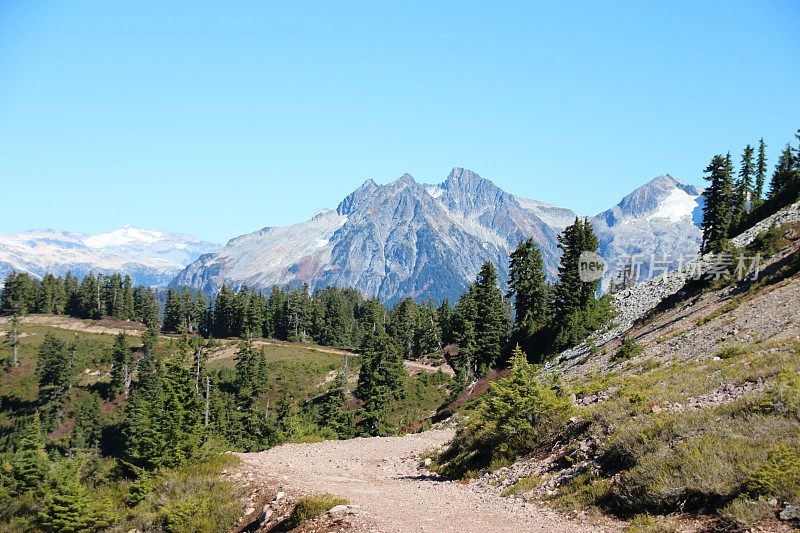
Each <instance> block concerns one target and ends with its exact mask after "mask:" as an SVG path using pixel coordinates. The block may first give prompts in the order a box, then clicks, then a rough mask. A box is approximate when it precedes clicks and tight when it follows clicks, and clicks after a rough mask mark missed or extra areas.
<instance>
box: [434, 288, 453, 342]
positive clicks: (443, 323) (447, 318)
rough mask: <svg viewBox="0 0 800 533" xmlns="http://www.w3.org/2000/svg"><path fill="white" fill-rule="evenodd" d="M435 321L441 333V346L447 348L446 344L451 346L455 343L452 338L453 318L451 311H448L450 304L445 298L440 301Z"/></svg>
mask: <svg viewBox="0 0 800 533" xmlns="http://www.w3.org/2000/svg"><path fill="white" fill-rule="evenodd" d="M437 320H438V322H439V327H440V328H441V331H442V345H444V346H447V345H448V344H452V343H453V342H454V341H455V339H454V338H453V323H452V322H453V318H452V311H451V310H450V302H449V301H448V300H447V298H445V299H444V300H442V303H441V305H439V309H438V310H437Z"/></svg>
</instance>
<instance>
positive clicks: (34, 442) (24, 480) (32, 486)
mask: <svg viewBox="0 0 800 533" xmlns="http://www.w3.org/2000/svg"><path fill="white" fill-rule="evenodd" d="M12 466H13V469H14V479H15V480H16V482H17V488H18V490H19V491H20V492H32V491H35V490H36V489H38V488H39V487H40V486H41V485H42V483H44V481H45V479H46V478H47V472H48V470H49V468H50V467H49V461H48V459H47V453H46V452H45V451H44V431H43V430H42V424H41V420H40V418H39V413H38V412H36V413H34V414H33V417H32V418H31V420H30V422H28V423H27V425H26V426H25V429H24V433H23V435H22V438H21V439H20V441H19V445H18V446H17V451H16V453H15V454H14V457H13V460H12Z"/></svg>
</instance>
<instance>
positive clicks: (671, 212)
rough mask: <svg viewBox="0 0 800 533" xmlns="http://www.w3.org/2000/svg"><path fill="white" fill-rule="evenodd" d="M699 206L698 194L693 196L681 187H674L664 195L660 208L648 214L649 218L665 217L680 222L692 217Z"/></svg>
mask: <svg viewBox="0 0 800 533" xmlns="http://www.w3.org/2000/svg"><path fill="white" fill-rule="evenodd" d="M696 208H697V196H696V195H695V196H692V195H691V194H689V193H688V192H686V191H685V190H683V189H680V188H677V187H676V188H674V189H672V191H670V193H669V194H668V195H667V196H666V197H664V198H663V199H662V200H661V201H660V203H659V206H658V208H657V209H656V210H655V211H653V212H652V213H651V214H649V215H647V220H651V219H654V218H665V219H667V220H669V221H670V222H678V221H680V220H681V219H683V218H687V217H691V216H692V213H693V212H694V210H695V209H696Z"/></svg>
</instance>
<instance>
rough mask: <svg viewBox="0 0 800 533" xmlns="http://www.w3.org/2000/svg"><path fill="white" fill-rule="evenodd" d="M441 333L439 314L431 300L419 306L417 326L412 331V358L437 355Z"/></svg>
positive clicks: (439, 348) (439, 349)
mask: <svg viewBox="0 0 800 533" xmlns="http://www.w3.org/2000/svg"><path fill="white" fill-rule="evenodd" d="M441 337H442V332H441V329H440V327H439V314H438V312H437V310H436V307H434V305H433V300H432V299H430V298H429V299H428V301H427V302H425V303H424V304H422V305H420V306H419V307H418V309H417V324H416V327H415V329H414V356H415V357H423V356H425V355H428V354H439V353H440V352H441V349H442V344H441V343H442V338H441Z"/></svg>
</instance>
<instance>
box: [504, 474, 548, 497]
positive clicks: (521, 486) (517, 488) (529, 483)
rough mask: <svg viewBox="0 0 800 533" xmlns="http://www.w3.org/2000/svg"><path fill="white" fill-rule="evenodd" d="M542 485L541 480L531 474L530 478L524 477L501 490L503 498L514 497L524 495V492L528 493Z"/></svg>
mask: <svg viewBox="0 0 800 533" xmlns="http://www.w3.org/2000/svg"><path fill="white" fill-rule="evenodd" d="M541 484H542V478H541V477H539V476H537V475H535V474H531V475H530V476H524V477H521V478H519V479H518V480H516V481H515V482H514V484H513V485H510V486H508V487H506V489H505V490H503V494H502V495H503V496H514V495H515V494H525V493H526V492H530V491H532V490H533V489H535V488H538V487H539V485H541Z"/></svg>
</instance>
